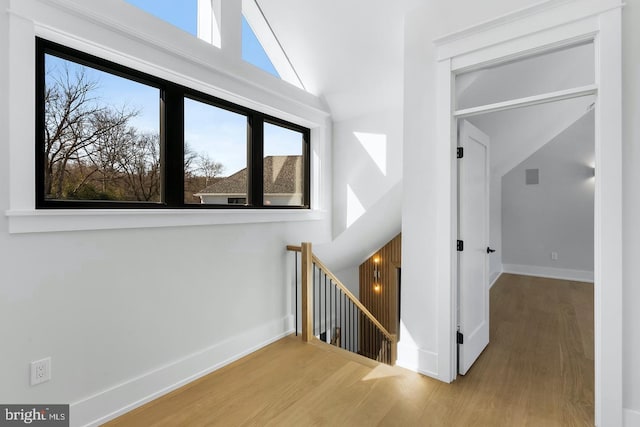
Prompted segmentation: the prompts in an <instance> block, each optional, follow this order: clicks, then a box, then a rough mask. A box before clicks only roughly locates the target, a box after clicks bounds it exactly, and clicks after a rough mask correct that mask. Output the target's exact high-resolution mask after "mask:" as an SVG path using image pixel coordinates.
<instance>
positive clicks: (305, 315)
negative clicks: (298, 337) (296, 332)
mask: <svg viewBox="0 0 640 427" xmlns="http://www.w3.org/2000/svg"><path fill="white" fill-rule="evenodd" d="M301 260H302V261H301V264H302V265H301V268H302V341H305V342H306V341H310V340H311V338H312V337H313V323H312V318H311V315H312V313H311V310H312V309H313V300H312V299H311V298H312V296H313V291H312V288H311V287H312V286H313V252H312V251H311V243H308V242H303V243H302V254H301Z"/></svg>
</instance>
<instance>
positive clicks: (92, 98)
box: [36, 39, 310, 208]
mask: <svg viewBox="0 0 640 427" xmlns="http://www.w3.org/2000/svg"><path fill="white" fill-rule="evenodd" d="M36 76H37V79H36V86H37V90H36V93H37V135H38V138H37V141H36V143H37V147H36V148H37V150H36V153H37V159H36V161H37V167H36V186H37V188H36V206H37V207H38V208H126V207H132V208H141V207H146V208H163V207H168V208H184V207H188V208H202V207H205V208H206V207H233V208H263V207H264V208H269V207H294V208H295V207H298V208H300V207H309V187H310V186H309V145H310V144H309V134H310V132H309V129H307V128H304V127H301V126H298V125H295V124H293V123H289V122H285V121H282V120H279V119H277V118H274V117H270V116H267V115H264V114H262V113H260V112H258V111H254V110H251V109H247V108H244V107H241V106H239V105H235V104H231V103H229V102H227V101H224V100H221V99H217V98H215V97H213V96H210V95H207V94H203V93H200V92H198V91H195V90H192V89H189V88H186V87H184V86H181V85H178V84H175V83H172V82H169V81H166V80H163V79H159V78H156V77H154V76H151V75H147V74H144V73H141V72H138V71H135V70H132V69H129V68H126V67H123V66H121V65H118V64H114V63H112V62H109V61H106V60H103V59H100V58H97V57H94V56H91V55H87V54H84V53H82V52H78V51H75V50H72V49H70V48H67V47H64V46H60V45H57V44H54V43H52V42H48V41H45V40H42V39H37V73H36Z"/></svg>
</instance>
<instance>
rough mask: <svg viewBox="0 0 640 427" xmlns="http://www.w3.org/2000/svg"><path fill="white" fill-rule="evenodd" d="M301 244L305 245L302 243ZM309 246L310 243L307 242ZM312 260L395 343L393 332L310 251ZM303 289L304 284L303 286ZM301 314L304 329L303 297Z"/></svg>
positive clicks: (289, 247)
mask: <svg viewBox="0 0 640 427" xmlns="http://www.w3.org/2000/svg"><path fill="white" fill-rule="evenodd" d="M303 245H305V244H304V243H303ZM309 246H310V244H309ZM287 250H288V251H293V252H303V251H302V246H294V245H287ZM312 260H313V262H314V263H315V264H316V265H317V266H318V268H319V269H320V270H321V271H323V272H324V273H325V274H326V275H327V277H329V279H331V281H332V282H334V283H335V285H336V286H337V287H338V288H340V290H342V292H344V294H345V295H346V296H347V298H349V300H351V302H352V303H353V304H354V305H355V306H356V307H358V308H359V309H360V311H361V312H362V313H363V314H364V315H365V316H367V317H368V318H369V320H370V321H371V323H373V324H374V325H375V326H376V327H377V328H378V329H379V330H380V332H382V333H383V334H384V335H385V336H386V337H387V338H388V339H389V340H390V341H391V342H392V343H395V342H396V340H397V338H396V335H395V334H392V333H390V332H389V331H387V328H385V327H384V326H382V323H380V322H379V321H378V319H376V318H375V316H374V315H373V314H371V312H370V311H369V310H368V309H367V307H365V306H364V305H363V304H362V303H361V302H360V300H359V299H358V298H356V296H355V295H353V294H352V293H351V291H350V290H349V289H348V288H347V287H346V286H345V285H344V284H342V282H341V281H340V279H338V278H337V277H336V275H335V274H333V273H332V272H331V270H329V268H328V267H327V266H326V265H325V264H324V263H323V262H322V261H321V260H320V259H319V258H318V257H317V256H315V255H313V253H312ZM302 264H303V265H304V260H303V261H302ZM304 277H305V275H304V274H303V280H304ZM303 289H304V286H303ZM303 294H304V290H303ZM302 304H303V314H302V319H303V320H302V321H303V329H304V322H305V314H304V305H305V302H304V299H303V303H302ZM304 338H305V336H304V332H303V339H304Z"/></svg>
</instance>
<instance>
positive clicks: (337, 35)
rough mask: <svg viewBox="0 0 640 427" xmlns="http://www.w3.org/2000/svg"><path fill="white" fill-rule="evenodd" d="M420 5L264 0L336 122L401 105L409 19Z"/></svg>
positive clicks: (412, 0)
mask: <svg viewBox="0 0 640 427" xmlns="http://www.w3.org/2000/svg"><path fill="white" fill-rule="evenodd" d="M420 3H422V2H421V1H420V0H396V1H394V2H392V3H390V2H388V1H383V0H369V1H366V2H363V1H344V0H324V1H299V0H278V1H267V0H259V1H258V4H259V5H260V7H261V9H262V11H263V13H264V15H265V17H266V18H267V20H268V21H269V23H270V25H271V28H272V30H273V32H274V33H275V35H276V37H277V38H278V40H279V41H280V43H281V45H282V46H283V48H284V50H285V52H286V53H287V56H288V57H289V59H290V60H291V62H292V64H293V66H294V68H295V69H296V72H297V73H298V75H299V76H300V79H301V80H302V82H303V84H304V85H305V88H306V89H307V90H308V91H309V92H312V93H314V94H317V95H320V96H321V97H322V98H324V100H325V101H326V102H327V104H328V106H329V108H330V109H331V112H332V115H333V117H334V120H341V119H343V118H346V117H348V116H350V115H352V114H354V112H358V114H363V113H366V112H367V111H378V110H382V109H387V108H393V107H400V106H401V105H402V90H403V87H402V84H403V52H404V16H405V13H406V12H407V11H408V10H411V9H413V8H415V7H417V6H419V5H420Z"/></svg>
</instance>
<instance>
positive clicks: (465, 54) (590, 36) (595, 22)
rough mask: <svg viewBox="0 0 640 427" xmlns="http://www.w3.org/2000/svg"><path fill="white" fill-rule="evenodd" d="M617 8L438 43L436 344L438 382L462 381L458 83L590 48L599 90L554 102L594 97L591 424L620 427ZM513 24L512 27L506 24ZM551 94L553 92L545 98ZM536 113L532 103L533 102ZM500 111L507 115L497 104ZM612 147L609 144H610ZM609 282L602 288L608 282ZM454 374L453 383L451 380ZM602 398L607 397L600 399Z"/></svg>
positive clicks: (573, 10) (584, 9)
mask: <svg viewBox="0 0 640 427" xmlns="http://www.w3.org/2000/svg"><path fill="white" fill-rule="evenodd" d="M621 7H622V5H621V4H617V5H614V6H611V5H607V6H605V5H604V4H595V3H589V4H587V3H585V2H580V1H572V2H567V3H563V4H562V5H553V6H551V5H543V6H541V7H532V8H529V9H525V10H522V11H518V12H517V13H514V14H512V15H510V16H508V17H501V18H499V19H496V20H495V21H494V22H490V23H483V24H480V25H477V26H476V27H472V28H468V29H465V30H462V31H460V32H459V33H456V34H452V35H447V36H445V37H442V38H441V39H438V40H436V41H435V44H436V50H437V52H436V55H437V58H438V86H437V88H438V96H437V104H438V111H439V112H450V113H445V114H439V115H438V119H437V121H438V130H437V135H438V141H440V143H441V145H440V146H438V148H437V151H436V155H437V157H438V158H441V159H442V160H443V162H444V166H443V167H442V168H441V169H439V170H438V171H437V174H436V175H437V179H438V181H439V182H442V183H444V185H443V189H442V192H440V193H439V194H438V195H437V200H436V202H437V203H438V205H439V206H441V207H442V212H441V215H440V216H439V218H442V224H443V227H442V229H443V232H442V233H441V234H439V236H438V245H439V246H441V247H446V248H448V249H449V250H448V251H447V253H448V254H449V255H448V257H447V256H444V257H442V258H441V259H440V258H439V262H440V266H441V267H442V268H441V269H439V271H438V289H439V295H440V296H441V297H439V304H440V306H441V307H443V310H442V312H441V313H439V320H440V321H439V325H440V326H439V336H441V337H443V339H442V341H441V344H440V345H439V347H438V351H439V352H438V363H439V365H440V366H442V367H443V369H444V370H445V371H443V372H442V374H441V377H442V378H445V379H446V378H447V377H448V378H449V380H453V379H454V378H455V376H456V369H455V362H456V346H457V344H456V322H457V319H456V316H455V312H456V309H455V301H456V298H457V296H456V289H457V252H456V251H455V236H456V234H457V225H456V221H455V212H456V211H457V203H456V201H455V188H456V175H455V163H456V159H455V146H456V144H457V138H456V136H457V135H456V134H455V123H456V120H457V119H458V118H460V117H459V116H458V115H456V113H460V111H456V107H455V99H454V97H453V94H454V90H455V83H454V79H455V76H456V75H457V74H461V73H464V72H467V71H471V70H474V69H480V68H483V67H486V66H487V65H490V64H497V63H504V62H508V61H514V60H516V59H519V58H525V57H530V56H532V55H535V54H538V53H540V52H543V51H551V50H553V49H557V48H560V47H564V46H570V45H575V44H576V43H577V42H593V43H594V49H595V52H596V55H595V57H596V61H595V63H594V70H595V73H594V75H595V76H596V80H595V84H594V85H592V86H591V87H587V88H584V87H583V88H574V90H572V91H569V92H562V91H559V92H558V93H556V94H555V97H556V98H555V99H556V100H558V99H566V98H567V94H571V95H575V94H578V93H583V94H585V92H591V94H593V93H597V95H598V98H597V102H596V104H595V106H594V107H595V108H594V115H595V122H596V126H595V128H596V129H595V147H596V158H595V164H596V167H597V179H596V180H595V213H594V224H595V237H594V293H595V384H596V389H595V423H596V424H597V425H601V424H603V423H604V422H606V423H608V424H611V425H618V424H621V423H622V419H621V413H622V361H621V354H622V337H621V334H620V330H621V328H622V317H621V311H622V310H621V309H622V298H621V295H622V277H621V271H622V261H621V260H622V225H621V221H620V218H621V215H622V196H621V188H622V177H621V172H620V171H621V164H622V155H621V153H622V138H621V121H620V117H621V77H620V76H621V56H620V49H621V48H620V46H621V40H620V28H621ZM507 18H508V19H507ZM547 95H548V94H547ZM539 100H540V99H539V98H535V97H533V99H528V100H525V99H522V100H520V101H518V102H511V103H509V106H514V105H516V104H519V105H524V104H526V103H527V102H534V103H536V102H537V101H539ZM529 105H532V104H529ZM494 107H504V105H502V106H500V105H496V106H494ZM605 142H606V143H605ZM605 282H606V287H605V286H603V283H605ZM447 374H448V375H447ZM604 396H606V399H604Z"/></svg>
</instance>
